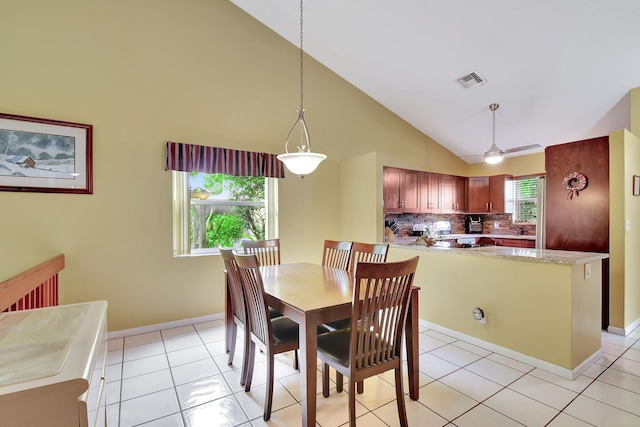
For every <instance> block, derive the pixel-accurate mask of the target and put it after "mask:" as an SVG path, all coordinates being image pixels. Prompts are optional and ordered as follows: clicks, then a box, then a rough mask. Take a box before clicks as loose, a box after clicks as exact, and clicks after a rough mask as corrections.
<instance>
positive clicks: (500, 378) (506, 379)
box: [464, 358, 524, 386]
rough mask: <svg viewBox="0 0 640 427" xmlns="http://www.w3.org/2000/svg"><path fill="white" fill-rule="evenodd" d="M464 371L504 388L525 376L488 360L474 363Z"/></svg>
mask: <svg viewBox="0 0 640 427" xmlns="http://www.w3.org/2000/svg"><path fill="white" fill-rule="evenodd" d="M464 369H467V370H469V371H471V372H473V373H475V374H478V375H480V376H481V377H485V378H486V379H488V380H491V381H493V382H496V383H498V384H501V385H504V386H506V385H509V384H511V383H512V382H514V381H515V380H517V379H518V378H520V377H521V376H523V375H524V374H523V373H522V372H521V371H518V370H516V369H513V368H510V367H508V366H505V365H503V364H501V363H498V362H494V361H493V360H490V359H488V358H485V359H480V360H478V361H477V362H473V363H472V364H470V365H468V366H466V367H465V368H464Z"/></svg>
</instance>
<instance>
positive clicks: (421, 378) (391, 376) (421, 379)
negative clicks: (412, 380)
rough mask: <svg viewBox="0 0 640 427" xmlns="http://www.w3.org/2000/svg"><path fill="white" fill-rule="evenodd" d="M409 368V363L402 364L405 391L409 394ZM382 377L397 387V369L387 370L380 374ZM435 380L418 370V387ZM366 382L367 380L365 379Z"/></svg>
mask: <svg viewBox="0 0 640 427" xmlns="http://www.w3.org/2000/svg"><path fill="white" fill-rule="evenodd" d="M408 372H409V370H408V368H407V364H406V362H403V364H402V387H403V388H404V393H405V394H407V393H409V374H408ZM378 376H379V377H380V378H382V379H383V380H385V381H386V382H388V383H389V384H391V385H392V386H394V387H395V385H396V374H395V371H393V370H391V371H385V372H384V373H382V374H380V375H378ZM433 381H435V380H434V379H433V378H431V377H430V376H428V375H426V374H424V373H422V372H418V387H423V386H425V385H427V384H429V383H430V382H433ZM365 382H366V380H365Z"/></svg>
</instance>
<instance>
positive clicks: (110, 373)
mask: <svg viewBox="0 0 640 427" xmlns="http://www.w3.org/2000/svg"><path fill="white" fill-rule="evenodd" d="M104 379H105V382H108V383H110V382H113V381H120V380H121V379H122V363H118V364H115V365H108V366H107V367H106V368H105V371H104Z"/></svg>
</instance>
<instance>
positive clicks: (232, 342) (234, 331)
mask: <svg viewBox="0 0 640 427" xmlns="http://www.w3.org/2000/svg"><path fill="white" fill-rule="evenodd" d="M229 330H230V332H231V334H230V335H231V336H230V337H229V361H228V362H227V365H229V366H231V365H233V354H234V353H235V352H236V338H237V335H238V325H236V322H233V324H232V326H231V327H230V328H229Z"/></svg>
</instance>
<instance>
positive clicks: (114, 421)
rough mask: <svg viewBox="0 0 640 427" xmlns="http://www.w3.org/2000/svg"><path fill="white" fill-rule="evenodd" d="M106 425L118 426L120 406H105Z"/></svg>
mask: <svg viewBox="0 0 640 427" xmlns="http://www.w3.org/2000/svg"><path fill="white" fill-rule="evenodd" d="M107 425H108V426H119V425H120V404H114V405H107Z"/></svg>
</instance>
